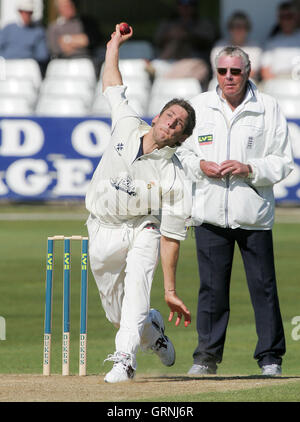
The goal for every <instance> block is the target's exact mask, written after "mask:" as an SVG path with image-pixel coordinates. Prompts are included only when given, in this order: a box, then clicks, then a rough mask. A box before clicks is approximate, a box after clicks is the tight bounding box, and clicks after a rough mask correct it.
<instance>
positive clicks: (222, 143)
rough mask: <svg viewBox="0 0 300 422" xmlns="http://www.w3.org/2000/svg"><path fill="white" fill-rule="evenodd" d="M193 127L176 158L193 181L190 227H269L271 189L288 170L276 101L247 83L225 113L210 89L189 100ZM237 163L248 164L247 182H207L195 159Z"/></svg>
mask: <svg viewBox="0 0 300 422" xmlns="http://www.w3.org/2000/svg"><path fill="white" fill-rule="evenodd" d="M191 103H192V105H193V106H194V108H195V111H196V118H197V124H196V127H195V129H194V132H193V134H192V136H191V137H190V138H189V139H187V140H186V141H185V143H184V144H183V145H182V146H181V148H180V149H179V150H178V152H177V154H178V156H179V158H180V160H181V162H182V164H183V167H184V169H185V170H186V172H187V174H188V176H189V178H191V179H192V180H193V181H194V182H196V183H195V190H194V195H193V206H192V219H193V221H194V223H195V225H200V224H202V223H210V224H213V225H216V226H221V227H227V228H232V229H234V228H238V227H240V228H243V229H250V230H255V229H260V230H264V229H270V228H271V227H272V225H273V222H274V206H275V201H274V194H273V185H274V184H275V183H277V182H279V181H280V180H282V179H284V178H285V177H286V176H287V175H288V174H289V173H290V172H291V171H292V169H293V158H292V150H291V145H290V140H289V135H288V127H287V122H286V119H285V118H284V116H283V114H282V112H281V110H280V109H279V107H278V104H277V102H276V100H275V99H274V98H272V97H270V96H269V95H265V94H262V93H259V92H258V90H257V88H256V86H255V85H254V84H253V83H252V82H249V83H248V89H247V93H246V96H245V100H244V101H243V103H242V104H241V105H240V106H239V107H238V108H237V109H236V110H235V111H234V113H232V116H231V118H230V119H229V118H228V114H227V113H226V112H225V108H224V107H225V104H224V100H223V99H222V98H221V96H220V92H219V88H217V89H216V91H212V92H205V93H203V94H200V95H198V96H197V97H195V98H194V99H192V100H191ZM201 159H204V160H208V161H214V162H216V163H218V164H220V163H222V162H223V161H225V160H237V161H240V162H242V163H245V164H250V165H251V167H252V169H253V175H252V177H251V178H249V179H248V178H247V179H245V178H241V177H237V176H230V177H224V178H222V179H214V178H208V177H207V176H205V175H204V174H203V172H202V171H201V169H200V160H201Z"/></svg>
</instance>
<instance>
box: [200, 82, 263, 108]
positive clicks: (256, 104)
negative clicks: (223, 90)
mask: <svg viewBox="0 0 300 422" xmlns="http://www.w3.org/2000/svg"><path fill="white" fill-rule="evenodd" d="M219 90H220V88H219V85H217V87H216V91H215V92H213V94H214V95H211V96H210V97H209V100H208V103H207V105H208V107H210V108H216V109H219V110H221V111H222V106H221V99H220V95H219ZM243 103H244V107H243V111H252V112H254V113H259V114H262V113H264V111H265V107H264V105H263V103H262V101H261V99H260V98H259V96H258V89H257V87H256V85H255V84H254V83H253V82H252V81H250V80H248V83H247V91H246V95H245V98H244V100H243Z"/></svg>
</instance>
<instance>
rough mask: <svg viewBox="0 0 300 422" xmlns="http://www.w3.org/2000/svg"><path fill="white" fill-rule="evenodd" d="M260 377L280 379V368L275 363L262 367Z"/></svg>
mask: <svg viewBox="0 0 300 422" xmlns="http://www.w3.org/2000/svg"><path fill="white" fill-rule="evenodd" d="M261 373H262V375H266V376H268V377H280V375H281V366H280V365H277V364H276V363H272V364H271V365H263V366H262V368H261Z"/></svg>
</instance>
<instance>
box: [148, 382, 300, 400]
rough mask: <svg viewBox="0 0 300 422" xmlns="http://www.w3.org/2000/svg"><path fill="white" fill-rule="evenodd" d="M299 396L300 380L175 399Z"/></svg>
mask: <svg viewBox="0 0 300 422" xmlns="http://www.w3.org/2000/svg"><path fill="white" fill-rule="evenodd" d="M199 382H201V381H199ZM220 382H221V381H220ZM299 396H300V385H299V382H298V383H295V384H285V385H276V386H271V387H256V388H250V389H245V390H232V391H224V392H218V391H216V392H210V393H198V394H192V395H191V394H188V395H178V396H176V397H175V400H176V401H178V402H299V401H300V399H299ZM144 401H149V402H152V401H155V402H168V401H171V400H170V397H169V396H167V395H166V396H160V397H151V398H148V399H147V400H144Z"/></svg>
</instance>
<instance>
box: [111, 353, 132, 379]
mask: <svg viewBox="0 0 300 422" xmlns="http://www.w3.org/2000/svg"><path fill="white" fill-rule="evenodd" d="M106 361H112V362H114V366H113V367H112V369H111V370H110V371H109V372H108V373H107V374H106V375H105V377H104V381H105V382H108V383H116V382H122V381H129V380H132V379H133V377H134V374H135V369H134V368H133V357H132V355H131V354H130V353H123V352H115V353H114V354H113V355H108V357H107V359H105V361H104V362H106Z"/></svg>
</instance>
